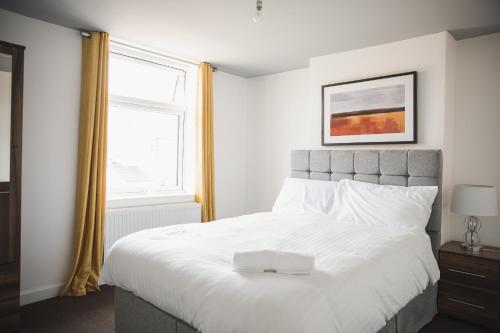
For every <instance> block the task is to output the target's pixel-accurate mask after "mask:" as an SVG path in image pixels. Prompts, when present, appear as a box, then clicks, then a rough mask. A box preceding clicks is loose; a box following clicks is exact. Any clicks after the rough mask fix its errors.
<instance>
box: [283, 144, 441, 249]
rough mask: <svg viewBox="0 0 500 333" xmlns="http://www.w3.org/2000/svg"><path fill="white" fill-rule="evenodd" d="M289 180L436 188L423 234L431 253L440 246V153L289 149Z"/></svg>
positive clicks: (432, 151) (429, 151) (439, 151)
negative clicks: (429, 245) (344, 181)
mask: <svg viewBox="0 0 500 333" xmlns="http://www.w3.org/2000/svg"><path fill="white" fill-rule="evenodd" d="M290 176H291V177H294V178H308V179H317V180H340V179H354V180H357V181H361V182H368V183H376V184H384V185H397V186H438V188H439V192H438V194H437V197H436V199H435V200H434V204H433V206H432V213H431V217H430V218H429V222H428V223H427V227H426V231H427V233H428V234H429V236H430V238H431V243H432V249H433V251H434V253H437V250H438V248H439V246H440V244H441V200H442V190H441V181H442V157H441V150H292V156H291V174H290Z"/></svg>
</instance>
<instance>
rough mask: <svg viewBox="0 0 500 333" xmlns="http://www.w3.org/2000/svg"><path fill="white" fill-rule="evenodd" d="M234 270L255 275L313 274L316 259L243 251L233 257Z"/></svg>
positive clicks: (279, 253)
mask: <svg viewBox="0 0 500 333" xmlns="http://www.w3.org/2000/svg"><path fill="white" fill-rule="evenodd" d="M233 270H234V271H236V272H253V273H264V272H273V273H283V274H311V272H312V271H313V270H314V257H313V256H311V255H307V254H300V253H293V252H283V251H271V250H260V251H241V252H235V253H234V255H233Z"/></svg>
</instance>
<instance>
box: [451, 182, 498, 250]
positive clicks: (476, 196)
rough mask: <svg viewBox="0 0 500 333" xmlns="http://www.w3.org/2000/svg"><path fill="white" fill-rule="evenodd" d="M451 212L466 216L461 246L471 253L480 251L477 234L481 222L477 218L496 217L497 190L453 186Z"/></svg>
mask: <svg viewBox="0 0 500 333" xmlns="http://www.w3.org/2000/svg"><path fill="white" fill-rule="evenodd" d="M451 211H452V212H454V213H457V214H460V215H466V216H467V217H466V218H465V227H466V228H467V231H466V232H465V234H464V243H463V245H464V246H465V247H466V248H467V249H469V250H472V251H473V252H477V251H480V249H481V241H480V239H479V234H478V233H477V232H478V230H479V229H481V220H479V218H478V216H496V215H497V214H498V208H497V189H496V187H495V186H485V185H468V184H461V185H455V187H454V188H453V199H452V201H451Z"/></svg>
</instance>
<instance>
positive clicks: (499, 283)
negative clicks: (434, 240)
mask: <svg viewBox="0 0 500 333" xmlns="http://www.w3.org/2000/svg"><path fill="white" fill-rule="evenodd" d="M439 268H440V270H441V280H440V281H439V289H438V290H439V296H438V308H439V312H440V313H442V314H445V315H449V316H450V317H455V318H458V319H462V320H466V321H470V322H473V323H477V324H480V325H483V326H487V327H490V328H494V329H499V328H500V248H496V247H491V246H485V247H484V248H483V250H481V252H479V253H472V252H470V251H467V250H466V249H465V248H464V247H463V246H462V244H461V243H460V242H449V243H446V244H444V245H443V246H442V247H441V248H440V249H439Z"/></svg>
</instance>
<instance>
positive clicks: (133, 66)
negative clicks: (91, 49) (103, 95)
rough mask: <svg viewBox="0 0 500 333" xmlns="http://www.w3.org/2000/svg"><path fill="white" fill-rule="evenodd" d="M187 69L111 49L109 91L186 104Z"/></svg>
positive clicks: (118, 94) (119, 94) (163, 101)
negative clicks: (149, 60)
mask: <svg viewBox="0 0 500 333" xmlns="http://www.w3.org/2000/svg"><path fill="white" fill-rule="evenodd" d="M185 79H186V72H185V71H183V70H180V69H177V68H172V67H168V66H165V65H159V64H155V63H152V62H148V61H145V60H139V59H135V58H132V57H127V56H123V55H119V54H116V53H111V54H110V56H109V94H110V95H115V96H125V97H131V98H140V99H143V100H149V101H154V102H160V103H170V104H175V105H180V106H183V105H184V95H185V91H184V85H185Z"/></svg>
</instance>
